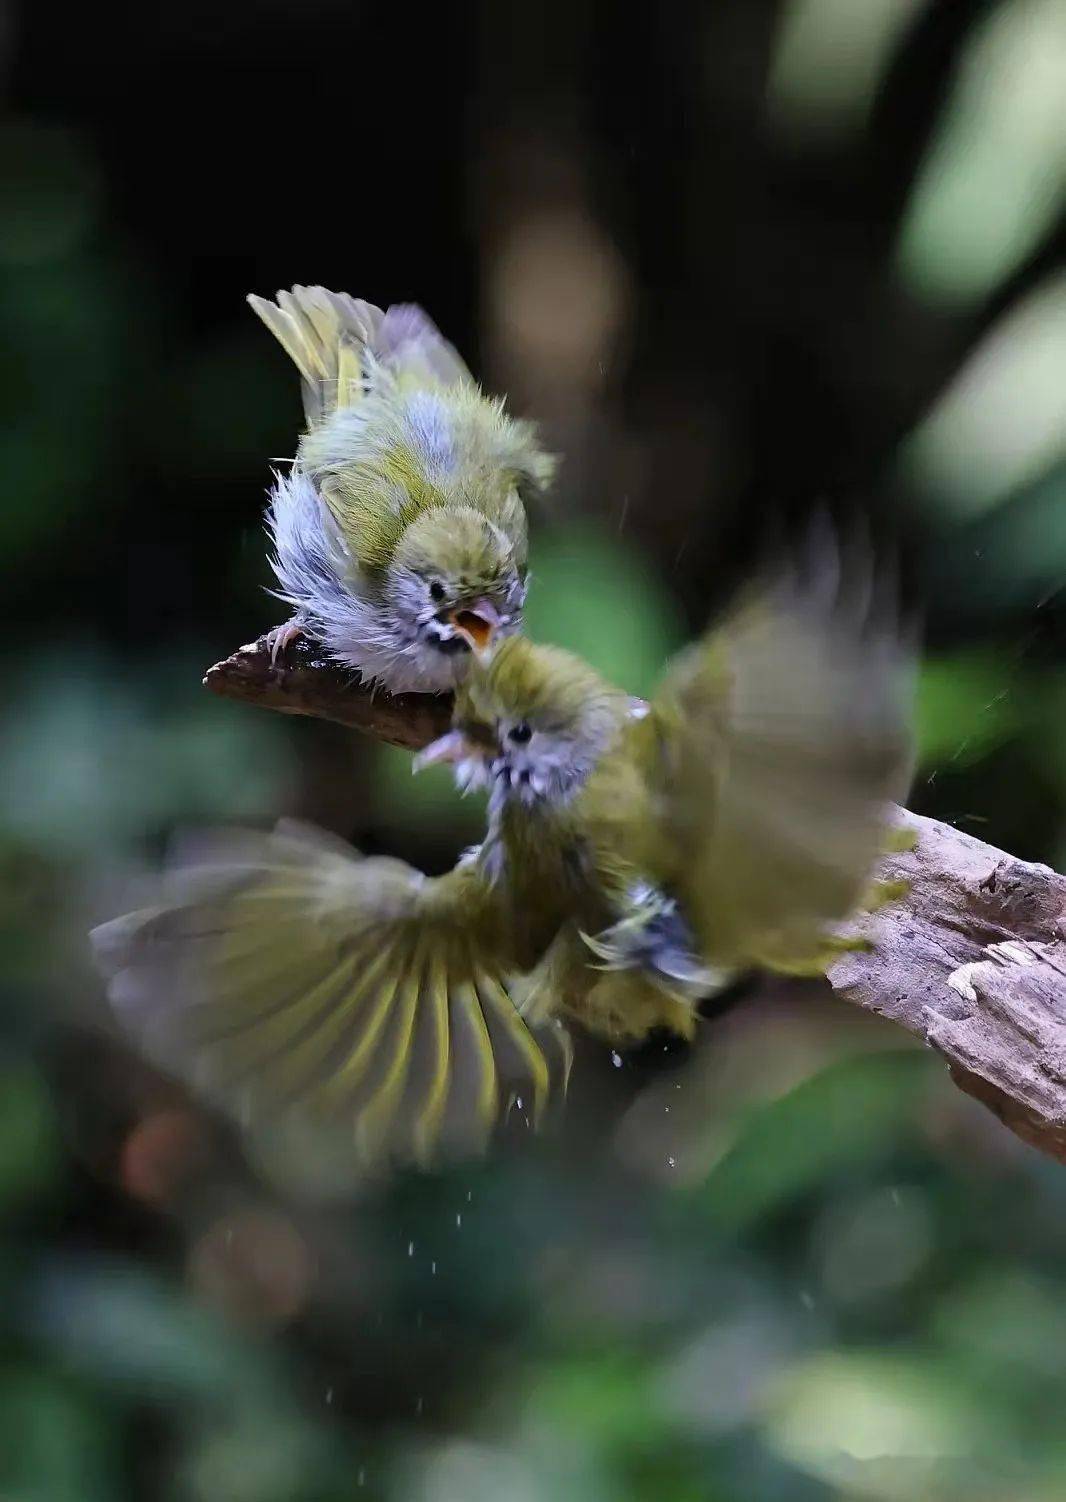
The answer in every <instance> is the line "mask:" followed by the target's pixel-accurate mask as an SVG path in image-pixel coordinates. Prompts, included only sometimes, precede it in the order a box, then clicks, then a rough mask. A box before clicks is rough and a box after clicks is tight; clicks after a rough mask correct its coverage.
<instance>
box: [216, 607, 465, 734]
mask: <svg viewBox="0 0 1066 1502" xmlns="http://www.w3.org/2000/svg"><path fill="white" fill-rule="evenodd" d="M204 686H205V687H206V688H209V689H210V690H211V692H212V693H215V694H221V695H222V697H223V698H226V699H239V700H241V701H242V702H243V703H245V704H258V705H259V706H260V708H262V709H277V710H280V712H281V713H282V714H299V715H309V716H311V717H312V718H313V719H319V720H335V721H336V722H337V724H338V725H347V726H348V727H349V728H350V729H352V730H361V731H362V732H363V734H364V735H370V736H373V737H374V739H375V740H378V741H385V742H386V744H388V745H390V746H402V747H403V748H404V749H405V750H407V751H420V750H421V749H422V747H423V746H428V745H429V743H430V741H433V740H436V738H437V736H438V735H443V734H444V732H445V731H446V730H447V729H448V725H449V722H450V720H451V712H452V701H451V697H450V695H448V694H387V693H385V692H384V691H383V690H382V689H376V690H374V691H371V690H370V689H367V688H364V687H363V686H362V685H361V684H360V683H359V682H358V681H357V680H356V677H355V674H354V673H352V672H350V671H349V670H348V669H346V668H343V667H338V666H337V664H336V663H333V662H330V661H329V659H328V658H326V657H325V656H324V655H323V653H322V649H321V647H319V646H318V645H317V643H315V642H313V641H310V640H309V639H308V638H307V637H298V638H297V640H296V641H294V642H290V644H289V645H288V646H287V647H286V648H285V649H284V651H283V652H281V653H279V655H278V660H277V662H276V663H275V662H274V661H273V660H272V659H271V655H270V645H269V642H268V640H267V638H266V637H265V636H261V637H260V638H259V640H258V641H254V642H251V643H249V645H248V646H246V647H240V648H238V650H237V651H236V652H234V653H233V655H232V657H226V658H224V659H223V661H222V662H216V663H215V665H214V667H213V668H208V670H207V672H206V674H205V675H204Z"/></svg>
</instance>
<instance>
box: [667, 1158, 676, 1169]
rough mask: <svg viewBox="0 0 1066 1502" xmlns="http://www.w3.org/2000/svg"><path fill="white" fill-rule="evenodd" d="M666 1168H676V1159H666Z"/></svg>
mask: <svg viewBox="0 0 1066 1502" xmlns="http://www.w3.org/2000/svg"><path fill="white" fill-rule="evenodd" d="M666 1166H667V1167H668V1168H676V1167H677V1159H676V1158H667V1160H666Z"/></svg>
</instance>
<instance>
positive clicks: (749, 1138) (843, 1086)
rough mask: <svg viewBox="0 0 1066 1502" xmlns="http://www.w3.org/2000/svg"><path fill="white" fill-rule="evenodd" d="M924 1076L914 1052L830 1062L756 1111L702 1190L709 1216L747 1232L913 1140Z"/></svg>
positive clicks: (926, 1068)
mask: <svg viewBox="0 0 1066 1502" xmlns="http://www.w3.org/2000/svg"><path fill="white" fill-rule="evenodd" d="M929 1078H930V1064H929V1061H928V1060H927V1059H926V1058H924V1057H923V1056H922V1055H921V1054H920V1053H918V1052H917V1051H915V1052H910V1051H908V1052H906V1053H902V1052H900V1053H896V1052H893V1053H879V1054H873V1055H870V1056H867V1057H859V1058H854V1059H845V1060H842V1061H840V1062H839V1063H835V1064H832V1065H830V1066H829V1068H828V1069H824V1070H822V1071H821V1072H820V1073H819V1074H816V1075H814V1076H813V1077H812V1078H811V1079H808V1080H805V1081H804V1082H803V1083H802V1084H801V1085H799V1086H798V1087H797V1088H796V1089H794V1090H792V1091H790V1092H789V1093H788V1094H787V1095H784V1096H782V1097H780V1098H779V1099H777V1100H774V1101H771V1102H770V1103H769V1104H767V1105H761V1106H758V1107H756V1108H755V1109H754V1110H753V1111H752V1113H751V1115H750V1116H748V1118H747V1119H746V1120H743V1121H742V1122H741V1124H740V1125H739V1128H738V1133H737V1138H736V1140H735V1142H734V1144H733V1146H732V1147H731V1148H730V1149H729V1151H728V1152H727V1153H726V1155H725V1157H724V1158H723V1159H722V1161H721V1162H720V1163H719V1164H718V1165H717V1167H716V1168H715V1169H714V1170H713V1172H712V1173H711V1174H710V1176H709V1177H708V1179H707V1181H706V1183H705V1184H704V1185H703V1187H702V1189H701V1191H700V1195H701V1199H702V1202H703V1203H704V1204H705V1206H706V1208H707V1211H708V1213H709V1214H710V1215H711V1217H712V1218H713V1219H714V1220H715V1221H718V1222H720V1223H722V1224H723V1225H728V1226H730V1227H735V1228H739V1227H741V1226H747V1225H749V1224H751V1223H752V1222H753V1221H756V1220H759V1219H760V1218H763V1217H765V1216H767V1215H770V1214H772V1213H773V1212H774V1211H776V1210H779V1209H782V1208H784V1207H785V1206H786V1205H788V1204H790V1203H791V1202H794V1201H795V1200H796V1199H797V1198H798V1197H799V1196H801V1195H803V1194H805V1193H808V1192H811V1191H813V1190H815V1189H817V1188H819V1187H821V1188H824V1187H825V1185H826V1184H827V1183H831V1182H832V1178H833V1176H834V1175H835V1174H837V1173H839V1172H840V1171H842V1170H844V1169H849V1168H854V1167H855V1166H857V1165H859V1164H866V1165H872V1164H874V1163H876V1162H878V1161H879V1160H882V1159H883V1158H884V1156H885V1155H886V1154H887V1153H889V1152H891V1151H892V1150H893V1149H894V1148H895V1147H896V1146H897V1145H898V1144H899V1143H901V1142H902V1141H904V1140H906V1139H907V1138H908V1137H909V1136H910V1134H911V1131H912V1128H913V1122H914V1119H915V1117H916V1115H917V1112H918V1107H919V1103H920V1101H921V1098H922V1096H923V1094H924V1093H925V1091H926V1089H927V1087H928V1082H929Z"/></svg>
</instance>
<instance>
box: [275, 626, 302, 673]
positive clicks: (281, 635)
mask: <svg viewBox="0 0 1066 1502" xmlns="http://www.w3.org/2000/svg"><path fill="white" fill-rule="evenodd" d="M303 635H304V625H303V622H302V621H300V620H299V619H298V618H297V617H295V616H294V617H293V619H292V620H291V621H286V622H285V623H284V625H282V626H275V627H274V629H273V630H272V631H268V632H267V634H266V644H267V646H268V647H269V649H270V665H271V667H277V665H278V658H279V657H280V656H281V655H282V653H283V652H284V651H285V650H286V648H287V647H289V646H291V645H292V643H293V642H294V641H295V640H296V639H297V637H300V636H303Z"/></svg>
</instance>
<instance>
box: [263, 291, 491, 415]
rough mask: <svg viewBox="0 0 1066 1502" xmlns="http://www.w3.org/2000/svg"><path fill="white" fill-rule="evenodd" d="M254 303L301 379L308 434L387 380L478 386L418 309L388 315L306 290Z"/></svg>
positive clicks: (402, 307) (341, 296) (342, 295)
mask: <svg viewBox="0 0 1066 1502" xmlns="http://www.w3.org/2000/svg"><path fill="white" fill-rule="evenodd" d="M248 302H249V304H250V306H251V307H252V309H253V310H254V311H255V312H256V313H257V314H258V315H259V317H260V318H261V319H262V320H263V322H264V323H265V324H266V326H267V328H268V329H269V330H270V332H271V333H272V334H273V335H274V337H275V338H276V339H277V340H278V342H279V344H280V345H281V346H282V348H283V349H284V350H285V353H286V354H287V355H288V356H289V358H290V359H291V360H292V362H293V364H294V365H295V366H296V368H297V370H298V371H299V372H300V388H301V393H302V396H303V404H304V414H305V416H306V418H307V422H308V426H312V425H313V424H315V423H318V422H321V421H322V419H323V418H324V417H328V416H329V414H330V413H331V412H333V411H335V410H336V408H338V407H350V406H355V405H356V404H357V403H358V402H359V401H360V399H361V398H362V396H363V395H364V393H365V392H366V391H367V390H368V389H370V388H371V387H372V386H373V384H374V382H375V381H376V379H377V378H378V376H379V374H380V373H382V372H385V373H387V374H389V375H393V376H408V377H414V378H416V379H417V380H418V382H419V384H421V385H425V386H454V385H458V384H462V383H464V382H468V381H470V379H471V377H470V372H469V371H468V370H467V368H466V366H465V365H464V363H463V361H462V359H461V358H460V356H459V355H458V353H457V352H456V351H455V350H454V349H453V348H452V346H451V345H450V344H449V343H448V342H447V341H446V340H445V339H444V338H443V337H442V336H441V334H440V332H439V330H438V329H437V327H436V325H435V324H434V323H433V321H432V320H431V319H430V318H428V317H427V315H426V314H425V313H423V312H422V310H421V308H417V307H415V306H413V305H411V304H398V305H397V306H395V307H391V308H389V309H388V311H387V312H382V310H381V309H380V308H378V307H375V306H374V304H373V303H368V302H363V301H361V300H360V299H358V298H354V297H350V296H349V295H348V293H347V292H330V291H329V289H328V288H326V287H301V286H295V287H293V289H292V291H291V292H285V291H281V292H278V294H277V301H276V302H271V301H270V300H269V298H265V297H257V296H256V295H255V294H254V293H251V294H249V297H248Z"/></svg>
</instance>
